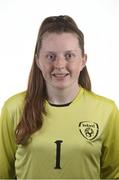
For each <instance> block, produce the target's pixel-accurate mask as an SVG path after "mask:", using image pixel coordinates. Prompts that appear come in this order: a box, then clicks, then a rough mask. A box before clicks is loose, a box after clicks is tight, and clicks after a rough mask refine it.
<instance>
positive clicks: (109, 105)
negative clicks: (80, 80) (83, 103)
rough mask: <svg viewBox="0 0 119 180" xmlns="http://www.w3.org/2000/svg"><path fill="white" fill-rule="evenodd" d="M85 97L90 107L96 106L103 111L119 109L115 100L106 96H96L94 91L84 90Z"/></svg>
mask: <svg viewBox="0 0 119 180" xmlns="http://www.w3.org/2000/svg"><path fill="white" fill-rule="evenodd" d="M84 97H85V99H86V100H87V101H88V102H89V103H90V105H92V104H94V106H96V107H100V108H103V109H105V110H106V109H110V110H112V109H113V108H117V106H116V104H115V102H114V100H112V99H110V98H107V97H105V96H102V95H99V94H96V93H95V92H92V91H87V90H85V89H84Z"/></svg>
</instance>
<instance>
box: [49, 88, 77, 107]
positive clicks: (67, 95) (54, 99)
mask: <svg viewBox="0 0 119 180" xmlns="http://www.w3.org/2000/svg"><path fill="white" fill-rule="evenodd" d="M79 89H80V87H79V85H77V86H75V87H72V88H67V89H53V90H50V91H48V92H47V93H48V101H49V103H52V104H66V103H69V102H72V101H73V99H74V98H75V97H76V96H77V94H78V92H79Z"/></svg>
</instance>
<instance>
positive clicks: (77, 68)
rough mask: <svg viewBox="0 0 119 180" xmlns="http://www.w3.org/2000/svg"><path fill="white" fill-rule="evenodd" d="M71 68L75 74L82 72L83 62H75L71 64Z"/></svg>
mask: <svg viewBox="0 0 119 180" xmlns="http://www.w3.org/2000/svg"><path fill="white" fill-rule="evenodd" d="M69 69H70V70H71V71H72V72H74V73H75V74H77V73H80V71H81V70H82V66H81V63H80V62H77V63H74V64H72V65H70V67H69Z"/></svg>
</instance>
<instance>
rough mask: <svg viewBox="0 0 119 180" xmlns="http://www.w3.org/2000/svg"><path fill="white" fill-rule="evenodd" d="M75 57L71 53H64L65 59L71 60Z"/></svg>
mask: <svg viewBox="0 0 119 180" xmlns="http://www.w3.org/2000/svg"><path fill="white" fill-rule="evenodd" d="M74 57H75V55H74V54H73V53H66V54H65V59H66V60H72V59H73V58H74Z"/></svg>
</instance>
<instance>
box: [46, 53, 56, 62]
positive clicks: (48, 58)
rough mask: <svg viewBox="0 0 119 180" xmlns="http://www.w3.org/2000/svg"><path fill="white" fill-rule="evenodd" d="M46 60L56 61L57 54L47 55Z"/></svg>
mask: <svg viewBox="0 0 119 180" xmlns="http://www.w3.org/2000/svg"><path fill="white" fill-rule="evenodd" d="M46 58H47V60H48V61H54V60H55V59H56V55H55V54H47V55H46Z"/></svg>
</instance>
